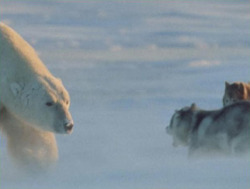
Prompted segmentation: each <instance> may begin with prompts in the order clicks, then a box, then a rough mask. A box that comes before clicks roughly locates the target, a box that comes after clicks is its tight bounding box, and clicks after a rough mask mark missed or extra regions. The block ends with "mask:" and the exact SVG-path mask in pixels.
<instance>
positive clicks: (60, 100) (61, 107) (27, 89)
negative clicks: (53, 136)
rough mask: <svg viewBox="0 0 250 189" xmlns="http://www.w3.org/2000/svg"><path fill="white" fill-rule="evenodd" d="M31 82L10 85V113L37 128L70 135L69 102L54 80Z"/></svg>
mask: <svg viewBox="0 0 250 189" xmlns="http://www.w3.org/2000/svg"><path fill="white" fill-rule="evenodd" d="M35 80H36V81H35V82H34V81H33V82H32V81H31V82H28V83H25V84H24V83H21V82H19V83H17V82H14V83H11V86H10V88H11V92H12V95H14V98H13V99H14V101H13V102H12V103H11V104H12V106H11V107H9V108H11V109H12V110H11V112H14V113H15V115H17V116H18V117H19V118H20V119H22V120H23V121H26V122H27V123H30V124H31V125H34V126H36V127H37V128H40V129H43V130H47V131H51V132H55V133H71V131H72V128H73V120H72V117H71V114H70V112H69V106H70V98H69V94H68V92H67V90H66V89H65V88H64V86H63V84H62V82H61V81H60V80H59V79H57V78H54V77H52V78H46V77H45V78H44V77H40V78H36V79H35Z"/></svg>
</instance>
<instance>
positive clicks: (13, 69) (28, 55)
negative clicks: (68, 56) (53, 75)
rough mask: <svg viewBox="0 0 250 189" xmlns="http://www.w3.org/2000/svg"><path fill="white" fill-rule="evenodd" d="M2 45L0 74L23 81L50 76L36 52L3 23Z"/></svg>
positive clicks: (0, 47)
mask: <svg viewBox="0 0 250 189" xmlns="http://www.w3.org/2000/svg"><path fill="white" fill-rule="evenodd" d="M0 44H1V45H0V53H1V57H0V61H1V67H2V68H3V69H1V68H0V74H2V73H9V74H10V75H12V76H13V75H15V76H16V79H21V80H29V79H33V77H35V76H37V75H39V76H43V75H44V74H46V75H47V77H48V76H49V75H50V72H49V71H48V69H47V68H46V67H45V66H44V64H43V63H42V61H41V60H40V58H39V57H38V55H37V54H36V52H35V50H34V49H33V48H32V47H31V46H30V45H29V44H28V43H27V42H26V41H25V40H24V39H23V38H22V37H21V36H20V35H19V34H17V33H16V32H15V31H14V30H13V29H11V28H10V27H8V26H6V25H5V24H2V23H0ZM12 64H13V65H12ZM24 73H25V74H24ZM24 76H25V77H26V78H24ZM19 77H22V78H19Z"/></svg>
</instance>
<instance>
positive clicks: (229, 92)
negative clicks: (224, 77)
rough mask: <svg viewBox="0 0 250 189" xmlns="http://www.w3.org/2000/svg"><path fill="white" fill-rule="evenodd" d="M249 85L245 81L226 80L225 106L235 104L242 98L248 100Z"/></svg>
mask: <svg viewBox="0 0 250 189" xmlns="http://www.w3.org/2000/svg"><path fill="white" fill-rule="evenodd" d="M247 87H249V86H248V84H246V83H243V82H234V83H232V84H230V83H228V82H225V92H224V96H223V100H222V102H223V106H227V105H230V104H233V103H235V102H238V101H241V100H247V99H248V94H247V89H246V88H247Z"/></svg>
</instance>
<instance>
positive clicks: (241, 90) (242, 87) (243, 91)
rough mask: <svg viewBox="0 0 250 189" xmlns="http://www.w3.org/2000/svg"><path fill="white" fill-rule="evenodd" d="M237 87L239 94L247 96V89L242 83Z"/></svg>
mask: <svg viewBox="0 0 250 189" xmlns="http://www.w3.org/2000/svg"><path fill="white" fill-rule="evenodd" d="M238 87H239V91H240V92H241V94H243V96H244V97H245V96H246V97H247V91H246V90H245V87H244V83H240V84H239V86H238Z"/></svg>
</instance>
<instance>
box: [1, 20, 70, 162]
mask: <svg viewBox="0 0 250 189" xmlns="http://www.w3.org/2000/svg"><path fill="white" fill-rule="evenodd" d="M0 44H1V45H0V54H1V56H0V63H1V69H0V77H1V80H0V82H1V83H0V111H1V119H0V125H1V128H2V131H3V132H4V133H5V135H6V137H7V141H8V147H9V151H10V153H11V154H12V156H13V158H14V159H16V160H17V161H19V164H22V163H24V162H26V161H27V160H29V159H30V158H31V159H33V160H32V161H34V162H36V163H37V164H39V163H40V164H41V165H43V164H49V162H54V161H55V160H56V159H57V146H56V141H55V137H54V134H53V133H69V132H70V131H71V129H70V130H69V129H68V128H69V127H68V126H69V125H70V126H72V125H73V120H72V117H71V114H70V112H69V105H70V99H69V94H68V92H67V90H66V89H65V88H64V86H63V84H62V82H61V80H59V79H57V78H55V77H54V76H53V75H52V74H51V73H50V72H49V70H48V69H47V68H46V67H45V65H44V64H43V63H42V61H41V60H40V59H39V57H38V56H37V54H36V52H35V50H34V49H33V48H32V47H31V46H30V45H29V44H28V43H27V42H26V41H25V40H24V39H23V38H22V37H21V36H20V35H19V34H17V33H16V32H15V31H14V30H13V29H11V28H10V27H8V26H6V25H5V24H3V23H0ZM3 114H5V115H6V116H2V115H3ZM67 129H68V130H67ZM24 149H25V150H24ZM19 156H21V157H19ZM45 162H47V163H45ZM38 166H40V165H38Z"/></svg>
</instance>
